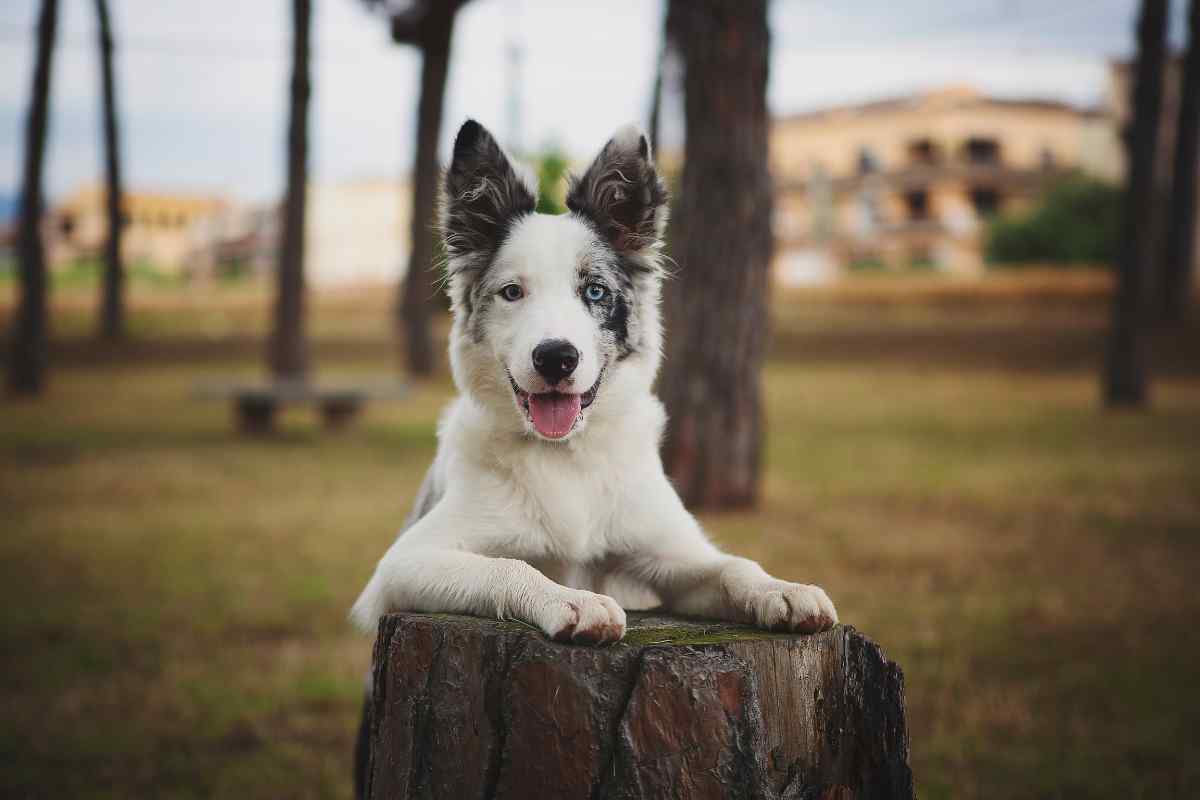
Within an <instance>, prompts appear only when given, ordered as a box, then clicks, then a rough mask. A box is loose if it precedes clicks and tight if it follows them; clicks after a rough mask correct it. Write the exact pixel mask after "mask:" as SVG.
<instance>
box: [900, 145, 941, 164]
mask: <svg viewBox="0 0 1200 800" xmlns="http://www.w3.org/2000/svg"><path fill="white" fill-rule="evenodd" d="M941 156H942V154H941V152H940V149H939V148H938V146H937V142H935V141H933V140H932V139H914V140H913V141H911V142H909V144H908V160H909V161H911V162H912V163H913V164H936V163H938V162H939V161H941Z"/></svg>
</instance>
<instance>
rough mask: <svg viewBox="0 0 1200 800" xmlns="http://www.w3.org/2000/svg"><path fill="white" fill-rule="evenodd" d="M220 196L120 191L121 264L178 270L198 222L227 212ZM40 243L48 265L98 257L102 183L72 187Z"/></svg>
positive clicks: (104, 228)
mask: <svg viewBox="0 0 1200 800" xmlns="http://www.w3.org/2000/svg"><path fill="white" fill-rule="evenodd" d="M229 207H230V203H229V201H228V200H227V199H226V198H224V197H219V196H214V195H200V194H182V193H174V192H142V191H131V192H126V193H125V195H124V197H123V198H122V216H123V220H122V221H123V223H124V226H125V227H124V231H123V235H122V237H121V248H122V251H123V252H122V257H123V258H124V260H125V262H126V263H146V264H149V265H150V266H152V267H154V268H155V269H158V270H162V271H163V272H168V273H179V272H181V271H183V269H184V266H185V264H186V261H187V256H188V254H189V252H190V251H191V250H192V249H193V246H194V245H193V240H192V231H193V228H194V226H196V225H197V224H198V223H200V222H202V221H204V220H206V219H208V218H211V217H214V216H216V215H219V214H222V213H225V212H227V210H228V209H229ZM46 222H47V231H46V244H47V251H48V257H49V261H50V263H51V264H63V263H68V262H71V261H75V260H78V259H86V258H99V257H100V255H101V253H102V252H103V249H104V242H105V238H106V237H107V232H108V208H107V199H106V194H105V188H104V186H103V185H101V184H91V185H87V186H83V187H81V188H79V189H77V190H76V191H75V192H74V193H72V194H71V195H70V196H68V197H67V199H66V200H65V201H63V202H62V203H61V204H60V205H59V206H58V207H57V208H55V209H54V210H53V212H51V214H50V215H49V216H48V219H47V220H46Z"/></svg>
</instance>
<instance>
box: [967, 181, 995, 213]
mask: <svg viewBox="0 0 1200 800" xmlns="http://www.w3.org/2000/svg"><path fill="white" fill-rule="evenodd" d="M1000 203H1001V198H1000V193H999V192H997V191H996V190H995V189H992V188H991V187H984V186H976V187H975V188H973V189H971V206H972V207H973V208H974V209H975V216H977V217H979V218H980V219H983V218H986V217H994V216H996V215H997V214H999V213H1000Z"/></svg>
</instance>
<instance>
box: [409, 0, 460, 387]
mask: <svg viewBox="0 0 1200 800" xmlns="http://www.w3.org/2000/svg"><path fill="white" fill-rule="evenodd" d="M458 6H459V3H458V2H457V1H456V0H446V1H445V2H433V3H430V6H429V10H428V11H427V12H426V17H425V18H424V20H422V24H421V26H420V47H421V98H420V101H419V104H418V107H417V149H416V154H415V156H414V157H413V171H412V174H413V204H412V230H411V235H410V237H409V238H410V240H411V250H410V251H409V258H408V272H407V273H406V275H405V278H404V281H403V283H402V285H401V287H400V297H399V302H398V303H397V306H396V307H397V312H398V316H399V322H400V324H401V325H402V326H403V330H404V341H405V348H406V350H407V354H408V368H409V370H410V371H411V372H412V373H413V374H414V375H430V374H432V373H433V368H434V363H435V359H434V354H433V337H432V335H431V334H430V331H429V312H430V307H431V306H432V304H433V302H434V298H435V297H436V295H437V288H436V286H435V283H434V279H435V276H434V275H433V273H432V271H431V266H432V263H431V262H432V261H433V237H434V231H433V228H434V214H435V211H436V209H437V192H438V177H439V176H440V174H441V170H440V169H439V165H438V138H439V135H440V133H441V126H442V105H443V101H444V99H445V94H446V73H447V71H448V69H449V63H450V42H451V37H452V34H453V32H454V17H455V15H456V14H457V13H458Z"/></svg>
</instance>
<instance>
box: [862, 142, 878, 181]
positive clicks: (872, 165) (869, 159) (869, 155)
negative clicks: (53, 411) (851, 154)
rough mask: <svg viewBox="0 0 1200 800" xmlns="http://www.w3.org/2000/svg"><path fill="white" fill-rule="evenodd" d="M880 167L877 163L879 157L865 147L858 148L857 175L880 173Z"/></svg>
mask: <svg viewBox="0 0 1200 800" xmlns="http://www.w3.org/2000/svg"><path fill="white" fill-rule="evenodd" d="M881 166H882V165H881V164H880V163H879V156H877V155H876V154H875V151H874V150H872V149H871V148H869V147H867V146H865V145H864V146H862V147H860V148H858V174H859V175H873V174H874V173H876V172H879V171H880V168H881Z"/></svg>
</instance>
